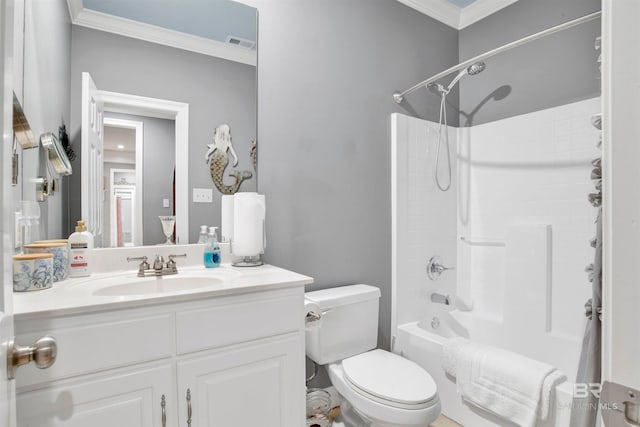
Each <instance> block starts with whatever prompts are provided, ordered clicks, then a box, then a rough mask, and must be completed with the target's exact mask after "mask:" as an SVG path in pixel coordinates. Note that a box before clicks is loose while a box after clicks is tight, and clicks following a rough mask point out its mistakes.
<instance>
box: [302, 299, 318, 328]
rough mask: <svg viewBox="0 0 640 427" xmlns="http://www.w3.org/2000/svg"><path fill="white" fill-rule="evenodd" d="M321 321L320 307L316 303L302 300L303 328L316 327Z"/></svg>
mask: <svg viewBox="0 0 640 427" xmlns="http://www.w3.org/2000/svg"><path fill="white" fill-rule="evenodd" d="M321 323H322V309H321V308H320V306H319V305H318V304H316V303H315V302H313V301H309V300H307V299H305V300H304V328H305V329H316V328H319V327H320V324H321Z"/></svg>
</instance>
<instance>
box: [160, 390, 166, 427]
mask: <svg viewBox="0 0 640 427" xmlns="http://www.w3.org/2000/svg"><path fill="white" fill-rule="evenodd" d="M160 407H161V408H162V427H167V402H166V399H165V397H164V394H163V395H162V398H161V399H160Z"/></svg>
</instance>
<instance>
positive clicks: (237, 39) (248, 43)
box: [226, 36, 256, 49]
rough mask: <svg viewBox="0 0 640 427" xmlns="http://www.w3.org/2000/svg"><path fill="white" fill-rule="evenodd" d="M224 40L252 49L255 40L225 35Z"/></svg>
mask: <svg viewBox="0 0 640 427" xmlns="http://www.w3.org/2000/svg"><path fill="white" fill-rule="evenodd" d="M226 42H227V43H230V44H233V45H236V46H240V47H244V48H246V49H253V48H254V47H255V45H256V42H254V41H253V40H247V39H243V38H240V37H236V36H227V40H226Z"/></svg>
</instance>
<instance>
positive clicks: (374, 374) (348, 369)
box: [342, 350, 437, 406]
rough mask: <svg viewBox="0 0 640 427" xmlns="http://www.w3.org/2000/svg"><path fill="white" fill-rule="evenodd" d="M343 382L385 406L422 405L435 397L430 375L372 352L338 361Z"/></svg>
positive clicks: (411, 364)
mask: <svg viewBox="0 0 640 427" xmlns="http://www.w3.org/2000/svg"><path fill="white" fill-rule="evenodd" d="M342 368H343V370H344V375H345V377H346V379H347V380H348V381H349V382H350V383H351V384H353V385H354V386H355V387H356V388H357V389H360V390H362V391H364V392H365V394H370V395H372V396H375V397H377V398H379V399H383V400H385V401H387V402H393V403H398V404H402V405H403V406H404V405H422V404H425V403H427V402H429V401H430V400H431V399H433V398H434V397H435V396H436V393H437V387H436V383H435V382H434V381H433V378H431V375H429V373H428V372H427V371H425V370H424V369H423V368H422V367H420V366H419V365H418V364H417V363H414V362H412V361H410V360H408V359H405V358H403V357H401V356H398V355H397V354H393V353H390V352H388V351H384V350H372V351H369V352H366V353H362V354H358V355H356V356H353V357H349V358H348V359H345V360H343V361H342Z"/></svg>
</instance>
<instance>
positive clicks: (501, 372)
mask: <svg viewBox="0 0 640 427" xmlns="http://www.w3.org/2000/svg"><path fill="white" fill-rule="evenodd" d="M443 351H444V352H443V363H442V367H443V368H444V370H445V372H447V373H448V374H449V375H453V376H454V377H456V384H457V388H458V392H459V393H460V394H461V395H462V397H463V399H465V400H466V401H468V402H469V403H472V404H474V405H477V406H479V407H480V408H483V409H486V410H488V411H490V412H493V413H494V414H496V415H498V416H501V417H503V418H506V419H508V420H510V421H513V422H515V423H516V424H518V425H520V426H522V427H533V426H534V425H535V423H536V419H537V418H538V416H540V419H541V420H543V421H544V420H546V419H547V417H548V416H549V409H550V402H551V399H552V391H553V389H554V386H555V385H556V383H558V382H559V381H560V380H561V379H563V378H564V375H562V373H561V372H560V371H558V370H557V369H556V368H554V367H553V366H551V365H548V364H546V363H542V362H538V361H537V360H533V359H529V358H528V357H524V356H522V355H519V354H516V353H512V352H509V351H506V350H502V349H499V348H496V347H490V346H486V345H481V344H476V343H472V342H470V341H469V340H466V339H464V338H452V339H450V340H448V341H447V342H446V343H445V345H444V350H443Z"/></svg>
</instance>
